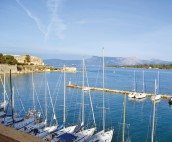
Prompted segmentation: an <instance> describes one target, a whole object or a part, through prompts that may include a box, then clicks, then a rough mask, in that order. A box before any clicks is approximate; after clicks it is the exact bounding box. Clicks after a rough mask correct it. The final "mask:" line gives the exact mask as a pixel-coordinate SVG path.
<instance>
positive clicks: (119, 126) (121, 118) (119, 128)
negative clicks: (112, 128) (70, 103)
mask: <svg viewBox="0 0 172 142" xmlns="http://www.w3.org/2000/svg"><path fill="white" fill-rule="evenodd" d="M122 116H123V112H122V111H121V118H120V123H118V135H117V142H118V141H119V137H120V128H121V127H120V124H121V122H122Z"/></svg>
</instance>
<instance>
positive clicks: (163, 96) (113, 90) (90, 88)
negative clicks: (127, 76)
mask: <svg viewBox="0 0 172 142" xmlns="http://www.w3.org/2000/svg"><path fill="white" fill-rule="evenodd" d="M67 87H69V88H76V89H84V88H83V87H82V86H78V85H73V84H69V85H67ZM89 90H93V91H101V92H102V91H104V92H109V93H114V94H123V95H125V94H126V95H129V94H130V93H131V92H130V91H124V90H115V89H107V88H104V89H103V88H96V87H89ZM136 93H140V92H136ZM146 95H147V97H151V96H153V95H154V94H151V93H146ZM160 95H161V98H162V99H169V98H170V97H172V95H166V94H160Z"/></svg>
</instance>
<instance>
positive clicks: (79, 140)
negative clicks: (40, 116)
mask: <svg viewBox="0 0 172 142" xmlns="http://www.w3.org/2000/svg"><path fill="white" fill-rule="evenodd" d="M84 66H85V63H84V59H83V79H82V87H83V88H84V72H85V70H84ZM84 105H85V104H84V91H83V90H82V123H81V126H79V132H78V130H77V132H74V133H73V134H69V133H65V134H63V135H60V136H59V137H56V138H55V139H53V140H52V141H51V142H61V141H74V142H85V141H87V140H88V139H89V138H90V137H91V136H92V135H93V134H94V131H95V130H96V128H95V127H93V128H90V129H85V130H83V128H84V121H85V119H84V118H85V115H84V113H85V111H84V110H85V108H84Z"/></svg>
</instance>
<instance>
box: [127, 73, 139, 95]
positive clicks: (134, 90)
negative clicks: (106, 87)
mask: <svg viewBox="0 0 172 142" xmlns="http://www.w3.org/2000/svg"><path fill="white" fill-rule="evenodd" d="M136 94H137V93H136V78H135V70H134V81H133V91H132V92H131V93H129V95H128V97H129V98H135V97H136Z"/></svg>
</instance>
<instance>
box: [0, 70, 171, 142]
mask: <svg viewBox="0 0 172 142" xmlns="http://www.w3.org/2000/svg"><path fill="white" fill-rule="evenodd" d="M133 71H134V69H121V68H120V69H119V68H114V69H112V68H106V69H105V88H109V89H119V90H133ZM135 71H136V89H137V91H142V83H143V79H142V70H141V69H136V70H135ZM158 71H159V73H160V76H159V78H160V79H159V85H160V87H159V93H160V94H169V95H171V94H172V83H171V80H172V71H170V70H144V73H145V79H144V80H145V91H146V92H149V93H153V92H154V80H155V79H158ZM87 76H88V82H89V86H93V87H102V71H101V69H99V68H96V67H88V68H87ZM2 77H3V76H2ZM46 78H47V82H48V84H49V92H50V94H51V96H52V101H53V103H54V102H56V104H55V112H56V117H57V120H58V122H59V123H61V122H62V121H63V73H60V72H50V73H46ZM12 80H13V86H14V90H15V91H14V92H15V93H14V94H15V112H16V113H19V114H21V115H24V111H23V107H22V105H21V101H22V103H23V106H24V110H25V111H26V112H27V111H28V110H29V108H30V109H32V75H31V74H26V75H12ZM69 81H71V82H72V84H75V85H82V72H80V73H67V75H66V84H68V82H69ZM85 84H87V77H85ZM34 86H35V91H34V93H35V100H36V107H37V110H39V111H41V110H42V112H43V113H44V110H45V108H44V107H45V105H44V104H45V103H44V97H45V90H47V101H48V118H49V123H51V124H53V123H55V121H54V120H52V106H51V102H50V96H49V93H48V89H47V87H46V89H45V73H34ZM6 88H7V92H8V95H10V94H9V92H10V91H9V90H10V88H9V77H8V76H7V79H6ZM0 91H1V92H2V94H3V87H2V85H0ZM81 94H82V92H81V90H79V89H71V88H66V95H67V98H66V99H67V101H66V102H67V107H66V108H67V118H66V119H67V120H66V122H67V124H69V125H72V124H76V123H79V122H80V121H81ZM91 95H92V101H93V107H94V114H95V119H96V126H97V131H99V130H101V129H102V108H101V107H102V92H96V91H91ZM0 97H1V98H2V95H1V96H0ZM38 99H39V102H40V105H41V107H40V106H39V103H38ZM123 101H124V95H120V94H111V93H105V105H106V129H107V130H108V129H110V128H113V129H114V132H115V133H114V136H113V141H114V142H118V141H119V142H120V141H121V138H122V121H123ZM152 108H153V105H152V103H151V101H150V98H147V99H146V100H143V101H139V102H136V101H132V100H128V98H127V103H126V129H125V139H127V138H128V137H130V138H131V141H133V142H145V141H150V139H151V126H152ZM8 112H9V113H10V110H9V111H8ZM43 117H44V115H43ZM171 119H172V108H171V107H170V106H169V105H168V101H167V100H161V101H160V102H159V103H157V104H156V118H155V122H156V124H155V126H156V127H155V141H159V142H166V141H171V139H170V136H171V133H172V123H171V122H172V121H171ZM85 126H86V127H88V128H89V127H92V126H93V118H92V112H91V108H90V101H89V95H88V93H85Z"/></svg>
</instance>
